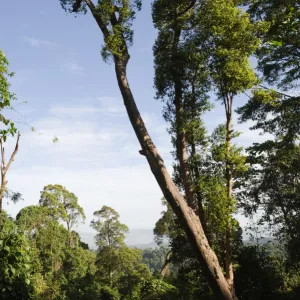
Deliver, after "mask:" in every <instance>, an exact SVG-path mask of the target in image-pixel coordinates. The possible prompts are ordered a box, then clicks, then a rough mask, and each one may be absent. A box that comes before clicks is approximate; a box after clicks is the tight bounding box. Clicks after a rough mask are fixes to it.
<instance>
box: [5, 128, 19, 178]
mask: <svg viewBox="0 0 300 300" xmlns="http://www.w3.org/2000/svg"><path fill="white" fill-rule="evenodd" d="M20 136H21V134H20V132H18V137H17V142H16V147H15V150H14V152H13V153H12V155H11V157H10V159H9V162H8V164H7V166H6V167H4V170H3V171H4V174H6V172H7V170H8V169H9V167H10V165H11V164H12V162H13V161H14V159H15V156H16V154H17V152H18V150H19V140H20ZM3 150H4V149H3ZM3 157H4V156H2V160H3Z"/></svg>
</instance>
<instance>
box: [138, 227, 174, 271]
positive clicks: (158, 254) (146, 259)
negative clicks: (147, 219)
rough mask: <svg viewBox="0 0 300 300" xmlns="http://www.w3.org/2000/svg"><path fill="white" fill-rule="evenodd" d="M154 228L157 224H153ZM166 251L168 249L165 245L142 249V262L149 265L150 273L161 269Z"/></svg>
mask: <svg viewBox="0 0 300 300" xmlns="http://www.w3.org/2000/svg"><path fill="white" fill-rule="evenodd" d="M156 228H157V224H156V226H155V229H156ZM156 237H157V235H156ZM168 252H169V249H168V248H167V247H165V246H160V247H158V248H154V249H152V248H149V249H144V250H143V253H142V256H143V257H142V259H143V263H144V264H146V265H147V266H148V267H149V269H150V271H151V272H152V273H154V274H157V273H159V272H160V271H161V270H162V268H163V265H164V263H165V259H166V256H167V254H168Z"/></svg>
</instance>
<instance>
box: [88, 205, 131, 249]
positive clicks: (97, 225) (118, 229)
mask: <svg viewBox="0 0 300 300" xmlns="http://www.w3.org/2000/svg"><path fill="white" fill-rule="evenodd" d="M94 217H96V218H95V219H93V220H92V221H91V227H92V228H93V229H95V230H96V231H97V235H96V237H95V240H96V245H97V246H98V248H99V250H101V249H103V248H105V247H108V248H109V249H118V248H120V247H122V246H124V244H125V243H124V239H125V233H126V232H128V227H127V226H126V225H124V224H122V223H120V221H119V214H118V213H117V212H116V211H115V210H114V209H113V208H111V207H109V206H105V205H104V206H103V207H102V208H101V209H100V210H98V211H95V212H94Z"/></svg>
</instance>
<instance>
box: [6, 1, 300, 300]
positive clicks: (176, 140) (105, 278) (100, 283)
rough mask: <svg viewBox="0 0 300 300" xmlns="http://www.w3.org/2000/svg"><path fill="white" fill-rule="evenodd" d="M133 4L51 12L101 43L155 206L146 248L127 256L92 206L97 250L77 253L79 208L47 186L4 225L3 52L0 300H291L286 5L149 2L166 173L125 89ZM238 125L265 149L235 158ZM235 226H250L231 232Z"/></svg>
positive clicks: (291, 143) (295, 196) (297, 16)
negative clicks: (94, 31)
mask: <svg viewBox="0 0 300 300" xmlns="http://www.w3.org/2000/svg"><path fill="white" fill-rule="evenodd" d="M142 4H143V3H142V1H141V0H98V1H96V0H95V1H91V0H59V1H57V5H58V6H59V5H60V6H61V8H62V9H63V10H65V11H66V12H67V13H68V14H75V16H77V15H78V14H86V16H85V17H86V18H92V19H94V21H95V22H94V26H96V27H97V28H98V29H99V34H101V35H102V37H103V46H102V50H101V55H102V58H103V60H104V62H108V63H110V65H111V68H114V71H115V75H116V80H117V84H118V87H119V90H120V93H121V96H122V99H123V101H124V105H125V108H126V112H127V114H128V119H129V122H130V124H131V125H132V128H133V132H132V134H135V135H136V137H137V139H138V141H139V144H140V147H141V148H140V149H136V152H137V155H142V157H144V158H145V159H146V161H147V163H148V164H149V167H150V168H149V169H150V170H149V172H152V173H153V176H154V177H155V179H156V181H157V184H158V186H159V187H160V189H161V192H162V195H163V198H162V199H161V201H162V204H163V206H164V210H163V211H162V213H161V217H160V219H159V220H157V222H156V225H155V228H154V229H153V232H154V235H155V241H156V243H157V247H156V248H151V249H150V248H149V249H144V250H140V249H137V248H134V247H130V246H128V245H127V244H126V243H125V237H126V233H127V232H128V230H129V229H128V227H127V226H126V225H125V224H123V223H122V222H121V221H120V216H119V214H118V212H117V211H116V210H118V208H117V207H114V208H111V207H109V206H105V205H104V206H102V207H101V206H100V207H99V210H97V211H95V212H94V215H93V216H94V218H93V220H92V221H91V222H90V226H91V228H92V229H93V230H94V232H96V235H95V243H96V246H97V249H89V245H87V244H86V243H84V242H83V241H82V239H81V237H80V235H79V233H78V232H76V227H77V225H78V224H80V223H81V222H84V220H85V218H86V217H85V213H84V209H83V208H82V207H81V206H80V205H79V203H78V198H77V196H76V195H75V194H74V193H73V192H71V191H69V190H68V189H67V188H66V187H64V186H62V185H60V184H59V183H56V182H53V183H52V184H49V185H47V186H45V187H44V189H43V190H42V191H41V192H40V198H39V199H36V205H30V206H26V207H24V208H23V209H21V210H20V211H19V212H18V214H17V215H16V217H12V216H10V215H9V214H8V213H7V212H6V210H5V209H3V203H6V201H8V202H18V201H19V200H20V199H21V198H22V195H21V194H20V193H19V192H17V191H12V190H10V189H9V184H8V180H7V178H8V177H9V174H10V167H11V165H12V164H13V163H14V160H15V159H16V158H17V157H18V153H19V151H20V150H19V145H21V143H22V136H21V134H20V133H19V129H18V126H17V123H16V122H14V119H12V118H10V117H7V115H6V113H7V111H8V110H9V109H13V108H14V103H15V100H16V99H17V95H15V94H14V93H13V91H12V89H11V77H13V76H14V75H15V74H14V73H13V72H12V71H11V70H10V66H9V61H8V59H9V53H5V55H4V53H3V51H2V50H0V103H1V106H0V109H1V113H0V122H1V130H0V149H1V186H0V299H20V300H21V299H78V300H79V299H91V300H93V299H102V300H118V299H120V300H121V299H124V300H125V299H128V300H129V299H133V300H134V299H142V300H156V299H158V300H159V299H161V300H172V299H174V300H175V299H182V300H193V299H203V300H204V299H226V300H229V299H230V300H236V299H244V300H259V299H261V300H264V299H272V300H275V299H286V300H287V299H291V300H296V299H300V196H299V195H300V177H299V176H300V175H299V169H300V145H299V133H300V101H299V96H298V94H299V93H298V85H299V79H300V62H299V61H300V60H299V58H300V36H299V32H300V31H299V30H300V3H299V1H296V0H284V1H283V0H241V1H238V0H176V1H170V0H153V1H152V20H153V24H154V26H155V28H156V30H157V37H156V41H155V44H154V45H153V56H154V65H153V67H154V71H155V72H154V88H155V92H156V97H155V98H156V100H159V101H162V103H163V111H162V116H163V118H164V119H165V121H166V123H167V124H168V125H167V127H168V133H169V136H170V142H171V143H172V147H173V151H172V155H173V170H172V174H170V173H169V172H168V170H167V168H166V166H165V163H164V160H163V158H162V157H161V156H160V154H159V149H157V148H156V146H155V144H154V142H153V140H152V139H151V137H150V134H149V132H148V130H147V128H146V125H145V123H144V121H143V116H142V114H141V113H140V111H139V109H138V107H137V105H136V102H135V98H134V94H133V92H132V90H131V88H130V85H129V79H130V80H131V81H134V80H135V78H134V76H131V77H132V78H129V79H128V78H127V66H128V64H130V46H132V44H133V43H134V32H133V29H132V25H133V23H134V19H135V16H136V14H137V13H138V11H140V10H141V9H142ZM78 22H80V19H78ZM78 39H79V42H80V37H79V38H78ZM86 47H87V48H88V47H89V46H88V45H86ZM87 50H88V49H87ZM7 57H8V58H7ZM99 59H100V57H99ZM254 65H255V67H254ZM99 72H101V70H99ZM16 76H17V74H16ZM136 76H140V75H138V74H137V75H136ZM149 85H153V82H149ZM242 95H243V96H246V97H247V102H246V103H245V104H244V105H239V104H238V101H239V99H240V97H241V96H242ZM153 101H154V100H153ZM215 101H218V103H220V104H222V107H223V111H224V122H223V123H221V124H216V126H215V129H214V130H213V131H212V132H210V131H209V130H207V124H205V121H204V116H205V114H206V113H207V112H213V111H214V106H215V103H214V102H215ZM149 105H151V104H150V103H149ZM234 107H238V108H237V109H234ZM234 119H238V121H239V123H238V124H235V123H234V122H233V120H234ZM234 124H235V125H234ZM239 124H251V125H249V126H251V127H250V129H251V130H252V131H253V132H256V133H257V135H259V134H261V135H265V136H266V138H265V139H264V141H262V142H261V140H259V142H254V143H253V145H252V146H250V147H248V148H246V149H244V148H243V147H241V145H239V143H238V139H237V138H238V137H239V136H240V135H241V134H242V133H241V132H239V129H240V128H239ZM8 141H14V143H15V147H14V148H13V150H12V152H11V153H5V150H4V149H5V148H6V143H7V142H8ZM54 142H57V141H56V139H54ZM138 151H139V152H138ZM112 180H113V179H112ZM131 184H132V185H134V183H133V182H128V185H131ZM25 200H26V199H25ZM157 200H158V199H153V201H157ZM4 208H5V207H4ZM115 209H116V210H115ZM237 214H240V215H244V216H245V217H247V218H248V219H249V220H254V219H255V220H256V221H253V222H252V223H251V222H250V223H249V224H250V226H248V227H247V228H245V227H244V228H242V226H241V225H240V224H239V222H238V220H237V219H236V216H237ZM245 233H247V235H246V234H245ZM246 236H247V237H246ZM262 237H264V238H262Z"/></svg>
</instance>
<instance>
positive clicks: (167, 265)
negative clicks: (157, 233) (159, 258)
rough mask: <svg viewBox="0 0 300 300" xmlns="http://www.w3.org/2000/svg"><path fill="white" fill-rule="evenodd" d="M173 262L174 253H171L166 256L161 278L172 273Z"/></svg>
mask: <svg viewBox="0 0 300 300" xmlns="http://www.w3.org/2000/svg"><path fill="white" fill-rule="evenodd" d="M171 262H172V251H169V252H168V253H167V255H166V259H165V263H164V265H163V267H162V269H161V271H160V275H161V277H165V276H166V275H167V274H168V273H169V272H170V266H171Z"/></svg>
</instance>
